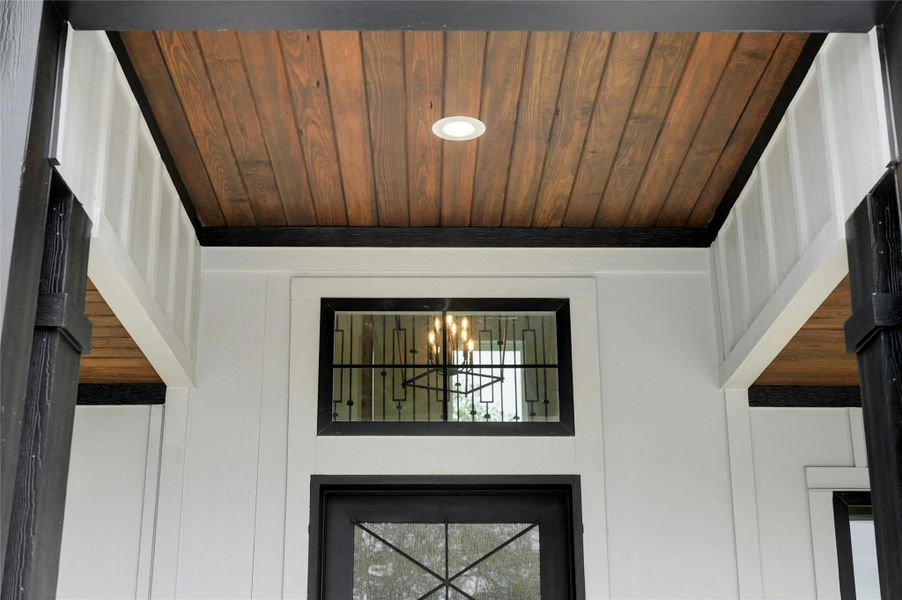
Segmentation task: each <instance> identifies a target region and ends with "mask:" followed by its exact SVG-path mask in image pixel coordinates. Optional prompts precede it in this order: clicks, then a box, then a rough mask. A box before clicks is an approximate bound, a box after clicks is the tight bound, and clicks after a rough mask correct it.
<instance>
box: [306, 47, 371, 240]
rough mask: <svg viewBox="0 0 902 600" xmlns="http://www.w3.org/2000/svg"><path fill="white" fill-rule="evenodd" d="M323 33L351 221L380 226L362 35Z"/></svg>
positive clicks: (334, 118)
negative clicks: (374, 186)
mask: <svg viewBox="0 0 902 600" xmlns="http://www.w3.org/2000/svg"><path fill="white" fill-rule="evenodd" d="M319 35H320V46H321V48H322V53H323V64H324V66H325V70H326V77H327V78H328V91H329V100H330V102H331V106H332V116H333V124H334V126H335V141H336V145H337V148H338V158H339V161H340V164H341V172H342V181H343V183H344V192H345V203H346V205H347V208H348V224H349V225H357V226H363V225H377V224H378V216H377V213H376V198H375V190H374V188H373V159H372V154H371V149H370V132H369V120H368V118H367V106H366V88H365V86H366V84H365V82H364V77H363V57H362V52H361V47H360V34H359V33H357V32H356V31H322V32H320V34H319Z"/></svg>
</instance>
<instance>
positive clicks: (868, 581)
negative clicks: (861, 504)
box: [849, 516, 880, 600]
mask: <svg viewBox="0 0 902 600" xmlns="http://www.w3.org/2000/svg"><path fill="white" fill-rule="evenodd" d="M849 532H850V533H851V537H852V569H853V572H854V573H855V597H856V598H857V599H858V600H879V599H880V579H879V576H878V574H877V539H876V537H875V535H874V519H873V517H870V516H868V517H855V516H851V517H850V519H849Z"/></svg>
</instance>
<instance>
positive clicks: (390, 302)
mask: <svg viewBox="0 0 902 600" xmlns="http://www.w3.org/2000/svg"><path fill="white" fill-rule="evenodd" d="M343 311H370V312H372V311H375V312H404V311H411V312H413V311H435V312H441V311H452V312H454V311H474V312H477V311H487V312H488V311H492V312H494V311H511V312H515V311H522V312H532V311H537V312H538V311H543V312H553V313H554V315H555V324H556V329H557V332H556V334H557V371H558V396H559V398H558V401H559V406H560V408H559V412H560V414H559V420H558V421H557V422H530V421H519V422H508V423H497V422H490V423H485V422H466V421H428V422H427V421H341V420H333V416H332V412H333V404H332V368H333V364H332V359H333V350H334V343H335V339H334V333H333V329H334V324H335V313H336V312H343ZM319 341H320V350H319V381H318V405H317V434H318V435H399V436H431V435H443V436H573V435H574V434H575V428H574V414H573V369H572V349H571V335H570V300H569V298H323V299H322V300H321V305H320V340H319Z"/></svg>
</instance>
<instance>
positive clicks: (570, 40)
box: [501, 31, 607, 225]
mask: <svg viewBox="0 0 902 600" xmlns="http://www.w3.org/2000/svg"><path fill="white" fill-rule="evenodd" d="M572 48H573V32H572V31H571V32H569V33H568V34H567V49H566V50H565V51H564V65H563V67H562V68H561V78H560V81H558V84H557V94H556V95H555V97H554V112H553V114H552V117H551V124H550V125H549V127H548V135H547V136H545V152H544V154H543V156H542V168H541V169H540V170H539V179H538V184H537V185H536V195H535V197H534V198H533V201H532V215H531V216H530V217H529V224H530V225H532V224H533V222H534V220H535V217H536V207H537V206H538V205H539V193H540V192H541V191H542V181H543V180H544V179H545V168H546V167H547V165H548V155H549V154H550V153H549V152H548V150H549V148H550V147H551V136H553V135H554V123H555V121H557V120H558V117H560V112H559V110H560V103H561V90H562V89H564V75H566V74H567V65H568V64H569V62H570V59H571V58H572V57H571V56H570V51H571V50H572ZM605 62H607V58H605ZM598 83H599V85H600V84H601V80H600V79H599V81H598ZM505 208H507V202H506V201H505ZM501 222H502V223H503V222H504V211H503V210H502V211H501Z"/></svg>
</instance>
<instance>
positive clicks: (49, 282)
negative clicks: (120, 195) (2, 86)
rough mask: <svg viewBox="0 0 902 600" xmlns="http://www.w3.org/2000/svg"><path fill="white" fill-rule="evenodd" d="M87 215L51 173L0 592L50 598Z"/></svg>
mask: <svg viewBox="0 0 902 600" xmlns="http://www.w3.org/2000/svg"><path fill="white" fill-rule="evenodd" d="M90 237H91V221H90V220H89V219H88V217H87V215H86V214H85V212H84V210H83V209H82V207H81V205H80V204H79V203H78V201H77V200H76V199H75V197H74V196H73V195H72V193H71V192H70V191H69V189H68V188H67V187H66V185H65V184H64V183H63V182H62V180H61V179H60V178H59V176H57V175H54V178H53V182H52V184H51V187H50V203H49V210H48V213H47V228H46V234H45V238H44V256H43V261H42V264H41V279H40V285H39V288H38V300H37V313H36V317H35V323H34V340H33V342H32V347H31V360H30V362H29V367H28V385H27V389H26V395H25V407H24V412H23V415H22V417H23V418H22V425H21V437H20V441H19V448H18V454H19V457H18V465H17V469H16V479H15V487H14V488H13V490H12V506H11V516H10V525H9V534H8V538H7V546H6V556H5V564H4V569H3V585H2V597H3V598H4V599H7V598H10V599H12V598H16V599H18V598H54V597H56V581H57V574H58V570H59V554H60V543H61V540H62V534H63V512H64V508H65V503H66V479H67V476H68V473H69V449H70V445H71V443H72V423H73V420H74V418H75V401H76V397H77V394H78V366H79V361H80V359H81V355H82V353H84V352H87V351H88V349H89V346H90V341H91V322H90V321H89V320H88V318H87V317H86V316H85V314H84V306H85V286H86V283H87V270H88V246H89V243H90Z"/></svg>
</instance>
